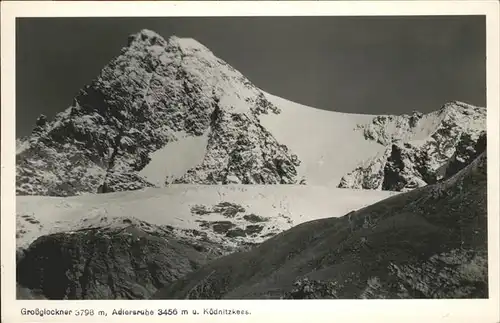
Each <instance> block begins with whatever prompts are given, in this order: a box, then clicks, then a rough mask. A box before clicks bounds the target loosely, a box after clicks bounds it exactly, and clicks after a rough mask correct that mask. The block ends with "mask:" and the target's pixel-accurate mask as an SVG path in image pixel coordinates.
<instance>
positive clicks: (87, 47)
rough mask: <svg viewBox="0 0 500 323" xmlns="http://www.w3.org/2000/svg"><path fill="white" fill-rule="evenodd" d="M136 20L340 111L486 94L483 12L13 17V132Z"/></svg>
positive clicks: (76, 81) (267, 86)
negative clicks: (191, 41)
mask: <svg viewBox="0 0 500 323" xmlns="http://www.w3.org/2000/svg"><path fill="white" fill-rule="evenodd" d="M143 28H148V29H152V30H154V31H156V32H158V33H159V34H160V35H162V36H164V37H165V38H167V37H169V36H171V35H177V36H180V37H192V38H195V39H196V40H198V41H199V42H201V43H203V44H204V45H205V46H207V47H208V48H209V49H211V50H212V51H213V52H214V53H215V55H217V56H218V57H220V58H222V59H223V60H225V61H226V62H228V63H229V64H231V65H232V66H233V67H235V68H236V69H237V70H239V71H240V72H242V73H243V74H244V75H246V76H247V77H248V78H249V79H250V80H251V81H252V82H253V83H254V84H256V85H257V86H258V87H260V88H262V89H263V90H265V91H267V92H270V93H272V94H275V95H278V96H281V97H284V98H287V99H290V100H293V101H296V102H299V103H303V104H306V105H310V106H314V107H317V108H321V109H329V110H336V111H345V112H357V113H371V114H388V113H398V114H399V113H407V112H411V111H412V110H419V111H422V112H428V111H432V110H437V109H439V108H440V106H441V105H442V104H444V103H445V102H447V101H450V100H461V101H466V102H469V103H472V104H475V105H482V106H484V105H485V104H486V65H485V64H486V63H485V56H486V32H485V30H486V27H485V18H484V16H450V17H437V16H435V17H245V18H235V17H227V18H226V17H214V18H199V17H194V18H21V19H18V22H17V40H16V46H17V61H16V69H17V72H16V86H17V93H16V100H17V121H16V126H17V134H18V136H22V135H26V134H28V133H29V132H30V130H31V128H32V126H33V123H34V121H35V118H36V117H37V116H38V115H39V114H41V113H44V114H46V115H48V116H49V117H52V116H53V115H54V114H55V113H57V112H59V111H62V110H64V109H65V108H67V107H68V106H69V105H70V104H71V102H72V98H73V96H74V95H75V94H76V93H77V92H78V90H79V89H80V88H81V87H82V86H83V85H85V84H87V83H89V82H90V81H91V80H92V79H93V78H94V77H96V76H97V75H98V73H99V71H100V69H101V68H102V67H103V66H104V65H105V64H106V63H108V62H109V61H110V60H111V59H112V58H113V57H114V56H116V55H118V54H119V52H120V49H121V48H122V47H123V46H125V45H126V42H127V37H128V35H129V34H131V33H135V32H137V31H139V30H141V29H143Z"/></svg>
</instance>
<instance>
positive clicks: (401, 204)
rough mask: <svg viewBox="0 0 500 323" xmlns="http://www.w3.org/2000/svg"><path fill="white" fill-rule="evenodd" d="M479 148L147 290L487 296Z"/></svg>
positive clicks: (239, 295)
mask: <svg viewBox="0 0 500 323" xmlns="http://www.w3.org/2000/svg"><path fill="white" fill-rule="evenodd" d="M486 179H487V176H486V155H485V154H484V153H483V154H481V155H480V156H479V157H478V158H477V159H476V160H474V161H473V162H472V163H471V164H470V165H469V166H467V167H466V168H464V169H462V170H461V171H460V172H458V173H457V174H455V175H454V176H453V177H451V178H449V179H447V180H446V181H443V182H441V183H438V184H435V185H429V186H427V187H424V188H420V189H416V190H413V191H411V192H408V193H404V194H400V195H397V196H394V197H391V198H388V199H386V200H383V201H381V202H378V203H376V204H374V205H371V206H368V207H366V208H364V209H361V210H359V211H356V212H352V213H349V214H348V215H346V216H344V217H341V218H329V219H321V220H315V221H311V222H307V223H304V224H301V225H298V226H296V227H294V228H292V229H290V230H288V231H286V232H283V233H281V234H279V235H278V236H276V237H274V238H271V239H269V240H267V241H266V242H264V243H263V244H261V245H260V246H258V247H256V248H254V249H252V250H250V251H248V252H241V253H234V254H231V255H229V256H226V257H223V258H220V259H218V260H215V261H214V262H212V263H210V264H208V265H207V266H205V267H203V268H202V269H200V270H198V271H196V272H194V273H191V274H189V275H187V276H186V277H185V278H182V279H181V280H179V281H177V282H175V283H174V284H172V285H170V286H169V287H167V288H165V289H163V290H161V291H160V292H158V293H156V294H155V296H154V298H156V299H163V298H173V299H177V298H190V299H221V298H225V299H262V298H486V297H488V273H487V268H488V266H487V259H488V258H487V201H486V191H487V185H486Z"/></svg>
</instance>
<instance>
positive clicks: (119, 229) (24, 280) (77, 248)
mask: <svg viewBox="0 0 500 323" xmlns="http://www.w3.org/2000/svg"><path fill="white" fill-rule="evenodd" d="M121 221H122V222H121V223H115V224H114V225H112V226H109V225H107V226H103V227H99V226H94V227H89V228H85V229H80V230H76V231H67V232H60V233H55V234H50V235H45V236H42V237H40V238H38V239H37V240H36V241H34V242H33V243H32V244H31V245H30V246H29V248H27V249H26V250H23V251H20V252H21V253H23V254H22V255H19V256H18V262H17V283H18V298H21V299H23V298H32V297H33V295H39V296H38V297H45V298H47V299H53V300H57V299H59V300H60V299H147V298H149V297H150V296H151V295H152V294H153V293H154V292H155V291H157V290H158V289H160V288H162V287H165V286H168V284H170V283H171V282H173V281H175V280H177V279H179V278H180V277H182V276H184V275H185V274H186V273H188V272H191V271H193V270H195V269H198V268H199V267H201V266H202V265H204V264H206V263H207V262H209V261H210V260H213V259H215V258H217V257H220V256H221V255H223V254H226V253H228V252H230V251H229V250H227V248H224V247H223V246H220V245H218V244H214V243H211V242H209V241H205V240H203V239H187V238H184V239H183V238H180V237H179V236H178V235H177V234H176V233H175V232H174V229H173V228H169V227H159V226H155V225H150V224H148V223H146V222H144V221H137V220H135V219H126V218H124V219H122V220H121ZM117 224H118V225H117ZM231 251H232V250H231Z"/></svg>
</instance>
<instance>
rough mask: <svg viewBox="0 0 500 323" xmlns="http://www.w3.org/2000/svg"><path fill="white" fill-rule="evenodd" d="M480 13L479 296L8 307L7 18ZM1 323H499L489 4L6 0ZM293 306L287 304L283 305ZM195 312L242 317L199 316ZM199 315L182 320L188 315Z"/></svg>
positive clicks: (495, 51) (10, 137) (11, 275)
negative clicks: (483, 260) (482, 194)
mask: <svg viewBox="0 0 500 323" xmlns="http://www.w3.org/2000/svg"><path fill="white" fill-rule="evenodd" d="M415 15H440V16H441V15H485V16H486V29H487V33H486V38H487V50H486V52H487V59H486V64H487V68H486V71H487V75H486V78H487V83H486V84H487V107H488V115H487V129H488V147H487V150H488V151H487V153H488V252H489V268H488V269H489V289H490V291H489V299H485V300H479V299H478V300H349V301H348V300H335V301H331V300H293V301H285V300H275V301H271V300H255V301H247V300H245V301H222V300H217V301H201V300H170V301H153V300H147V301H146V300H144V301H142V300H141V301H111V300H110V301H102V300H101V301H38V300H29V301H21V300H16V292H15V291H16V286H15V249H16V248H15V243H16V242H15V232H16V230H15V226H16V221H15V207H16V206H15V205H16V204H15V198H16V197H15V184H14V183H15V153H14V152H15V126H14V125H15V59H16V58H15V19H16V18H17V17H163V16H164V17H169V16H170V17H172V16H190V17H196V16H199V17H201V16H212V17H215V16H415ZM1 18H2V20H1V21H2V25H1V107H2V108H1V122H2V124H1V125H2V127H1V179H2V180H1V215H2V218H1V230H2V231H1V237H2V244H1V257H2V258H1V291H2V307H1V315H2V322H6V323H13V322H42V321H43V322H102V321H104V320H106V321H109V322H135V321H137V320H141V321H142V320H148V321H155V322H164V321H165V320H168V321H170V322H191V321H192V322H199V321H200V320H202V321H203V322H212V321H213V322H215V321H216V322H225V321H226V322H234V321H235V320H241V321H246V322H261V321H270V322H287V323H292V322H301V323H302V322H307V321H312V322H315V323H319V322H339V321H340V322H344V321H345V322H352V321H365V320H367V321H369V322H384V323H385V322H387V321H390V320H394V321H395V322H408V323H409V322H419V323H420V322H422V321H429V320H432V321H433V322H434V321H435V322H438V321H443V322H467V323H469V322H485V323H490V322H491V323H496V322H500V314H499V311H500V310H499V305H498V304H500V299H499V268H500V267H499V255H500V249H499V191H500V190H499V179H500V173H499V145H500V143H499V124H500V119H499V89H500V82H499V39H500V37H499V3H498V1H266V2H261V1H123V2H122V1H95V2H90V1H88V2H87V1H13V2H1ZM292 302H293V303H292ZM22 308H30V309H35V308H38V309H43V308H50V309H67V310H73V311H76V310H78V309H93V310H94V311H95V312H96V313H98V311H100V310H105V311H107V313H108V316H107V317H106V318H104V317H103V316H98V315H96V316H93V317H92V316H75V315H73V316H44V317H40V316H39V317H36V316H31V317H30V316H23V315H21V309H22ZM120 308H121V309H148V310H153V311H155V312H156V310H157V309H167V308H170V309H174V308H177V309H178V310H181V309H186V310H188V311H189V314H190V315H177V316H169V317H165V316H158V315H153V316H140V317H139V316H112V315H111V311H112V310H113V309H120ZM203 309H222V310H223V309H240V310H248V311H250V313H251V315H246V316H234V315H229V316H222V315H210V314H207V315H202V314H203ZM193 310H196V311H198V312H200V314H199V315H192V311H193Z"/></svg>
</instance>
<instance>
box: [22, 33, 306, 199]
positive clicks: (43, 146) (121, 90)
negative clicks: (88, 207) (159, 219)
mask: <svg viewBox="0 0 500 323" xmlns="http://www.w3.org/2000/svg"><path fill="white" fill-rule="evenodd" d="M267 113H275V114H278V113H280V111H279V109H278V108H277V107H275V106H274V105H273V104H271V103H270V102H269V101H268V100H267V99H266V98H265V96H264V94H263V92H262V91H261V90H259V89H258V88H256V87H255V86H254V85H253V84H251V83H250V82H249V81H248V80H247V79H246V78H245V77H243V75H241V74H240V73H239V72H237V71H236V70H234V69H233V68H232V67H231V66H229V65H228V64H226V63H225V62H223V61H222V60H220V59H218V58H217V57H215V56H214V55H213V54H212V53H211V52H210V51H209V50H208V49H207V48H206V47H204V46H203V45H201V44H199V43H198V42H196V41H194V40H192V39H180V38H177V37H171V38H169V39H168V40H165V39H163V38H162V37H160V36H159V35H157V34H156V33H154V32H152V31H149V30H142V31H141V32H139V33H137V34H135V35H132V36H130V38H129V43H128V46H127V47H124V48H123V49H122V51H121V55H119V56H118V57H116V58H115V59H113V60H112V61H111V62H110V63H109V64H108V65H107V66H106V67H104V69H103V70H102V71H101V73H100V75H99V76H98V77H97V78H96V79H95V80H94V81H92V83H90V84H89V85H87V86H85V87H84V88H83V89H82V90H81V91H80V93H79V94H78V95H77V96H76V97H75V99H74V102H73V104H72V105H71V106H70V107H69V108H68V109H66V110H65V111H64V112H61V113H59V114H58V115H56V117H55V118H54V120H52V121H48V120H47V118H46V117H45V116H41V117H40V118H38V120H37V122H36V127H35V128H34V130H33V133H32V134H31V135H30V136H29V137H27V138H24V139H23V140H22V141H21V142H17V147H18V149H17V152H18V153H17V194H19V195H55V196H68V195H78V194H81V193H97V192H112V191H121V190H135V189H140V188H144V187H150V186H153V184H152V183H150V182H149V181H147V180H146V179H144V178H142V177H141V176H139V174H138V173H139V171H140V170H141V169H143V168H144V167H145V166H146V165H147V164H148V163H149V162H150V160H151V154H152V153H153V152H155V151H157V150H159V149H161V148H163V147H165V145H167V144H168V143H171V142H174V141H176V140H179V139H182V138H184V137H196V136H202V135H206V136H208V138H209V141H208V146H207V147H206V153H205V157H204V158H203V160H202V161H201V162H200V163H199V164H198V165H197V166H196V167H194V168H193V169H191V170H189V171H188V172H187V173H186V174H185V175H184V176H181V177H180V178H177V179H175V181H176V182H179V183H200V184H218V183H226V182H240V183H244V184H245V183H257V184H280V183H295V182H296V181H297V179H296V176H297V171H296V166H297V165H299V161H298V158H297V156H296V155H294V154H293V153H292V152H290V151H289V150H288V149H287V147H286V146H283V145H280V144H279V143H278V142H277V141H276V140H275V139H274V137H273V136H272V135H271V134H270V133H269V132H268V131H267V130H266V129H265V128H264V127H262V126H261V124H260V123H259V120H258V118H257V117H258V115H260V114H267ZM172 158H177V157H176V156H172ZM161 181H162V182H165V179H162V180H161Z"/></svg>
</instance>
